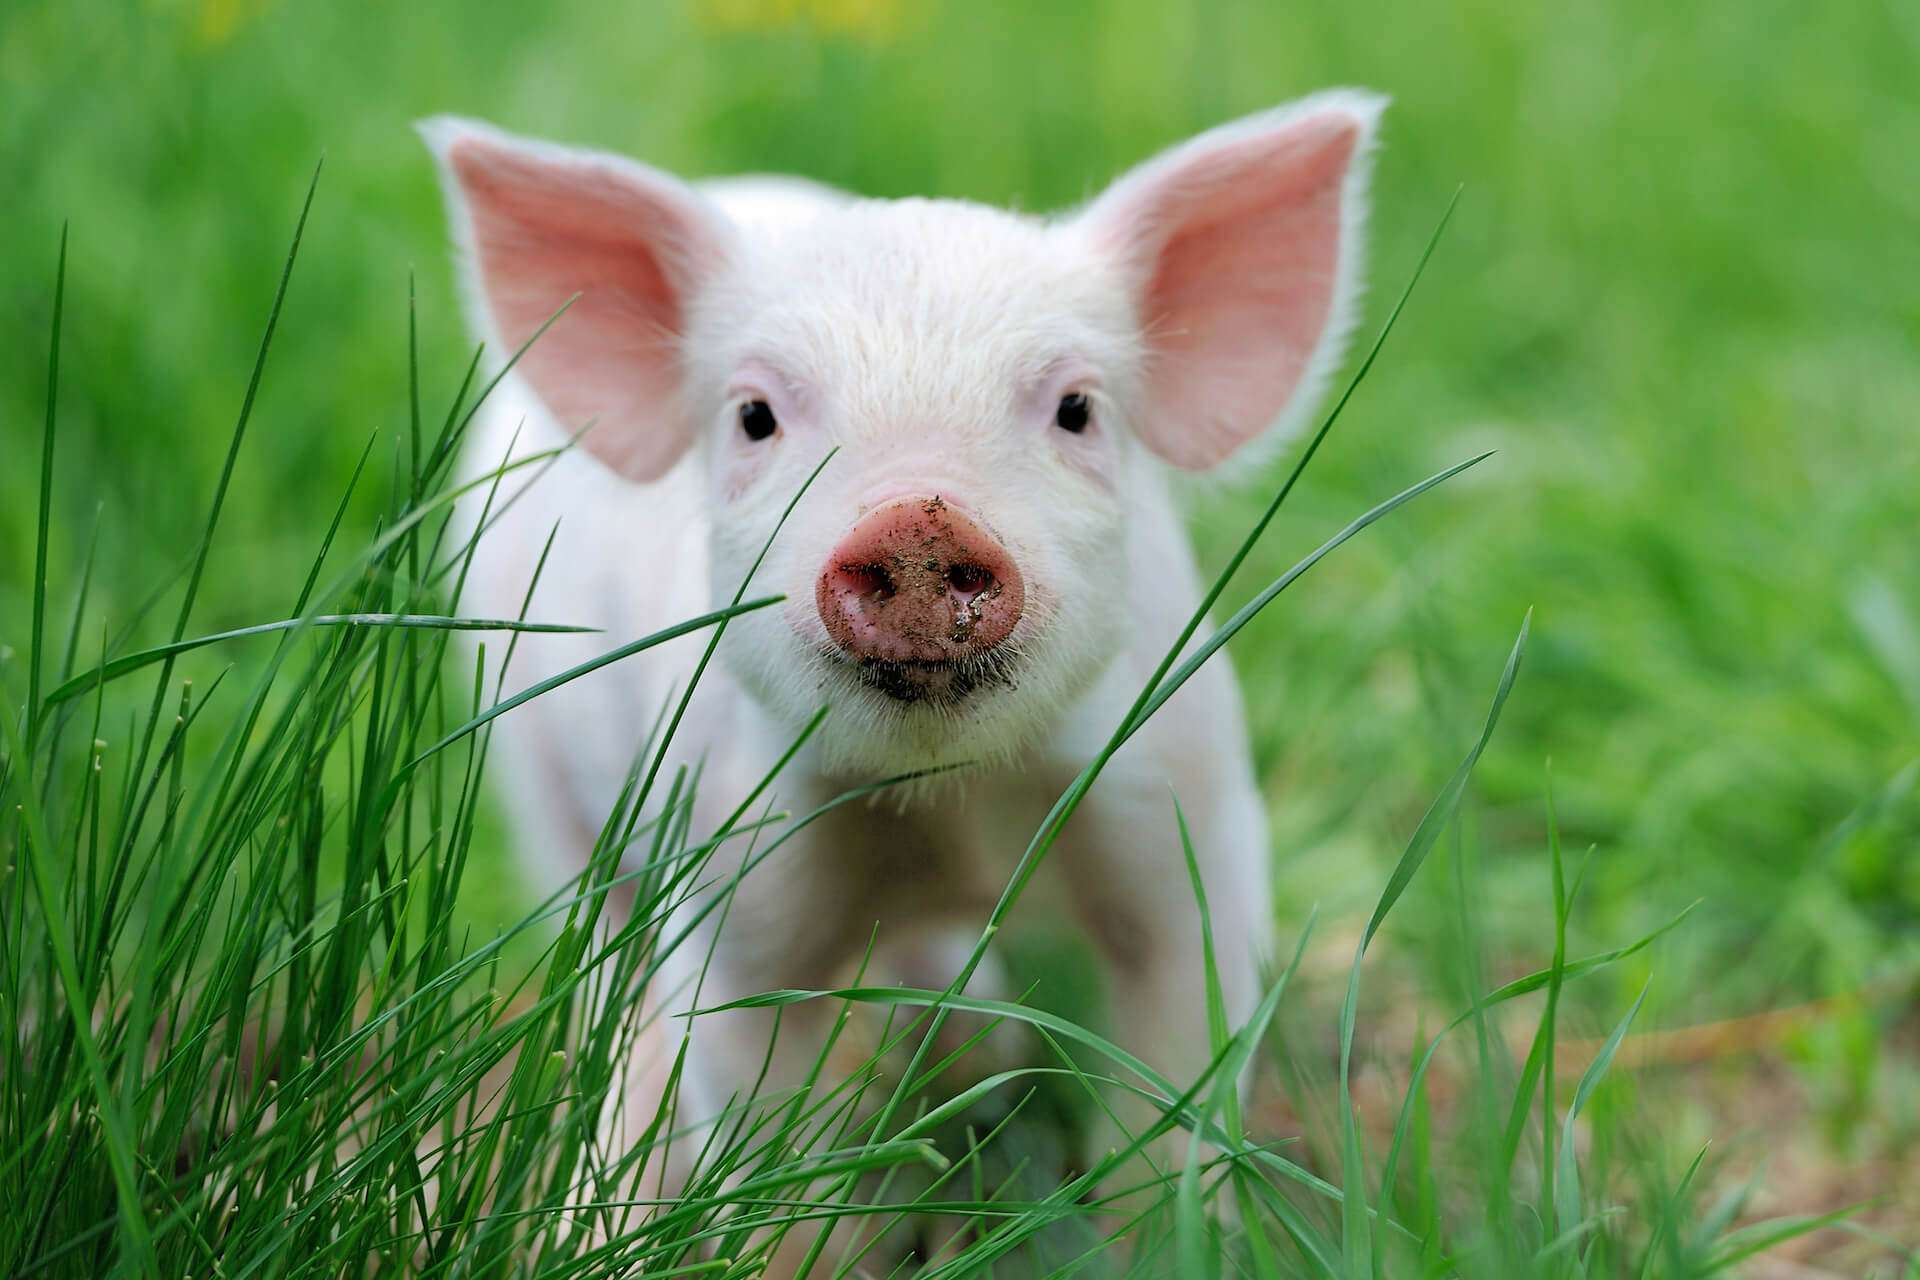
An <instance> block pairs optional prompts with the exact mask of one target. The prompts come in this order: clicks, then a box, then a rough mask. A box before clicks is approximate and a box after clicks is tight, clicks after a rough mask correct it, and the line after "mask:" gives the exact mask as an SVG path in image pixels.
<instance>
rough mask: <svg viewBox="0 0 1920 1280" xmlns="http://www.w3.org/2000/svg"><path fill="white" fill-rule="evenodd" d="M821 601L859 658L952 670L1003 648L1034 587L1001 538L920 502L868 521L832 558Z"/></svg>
mask: <svg viewBox="0 0 1920 1280" xmlns="http://www.w3.org/2000/svg"><path fill="white" fill-rule="evenodd" d="M817 599H818V603H819V608H820V620H821V621H822V622H823V623H825V624H826V628H827V634H828V635H829V636H831V637H832V638H833V643H834V644H835V645H837V646H839V648H840V649H841V650H843V651H844V652H845V653H846V654H847V655H848V656H849V657H852V658H855V659H859V660H861V661H863V662H871V663H881V664H896V663H899V664H923V663H933V664H943V665H944V664H956V663H961V662H963V661H964V660H966V659H969V658H977V657H981V656H983V655H985V654H987V653H989V652H990V651H992V650H993V649H994V648H996V647H997V646H998V645H1000V644H1001V643H1003V642H1004V641H1005V640H1006V639H1007V637H1008V636H1009V635H1011V634H1012V633H1013V629H1014V625H1015V624H1016V623H1018V622H1019V621H1020V613H1021V610H1022V609H1023V608H1024V607H1025V604H1026V587H1025V585H1024V584H1023V583H1022V582H1021V580H1020V570H1019V568H1018V567H1017V566H1016V565H1015V564H1014V562H1013V557H1012V556H1011V555H1009V554H1008V553H1007V550H1006V548H1004V547H1002V546H1001V545H1000V543H999V542H998V541H997V540H996V539H995V538H994V537H993V535H992V534H990V533H988V532H987V531H986V530H985V529H983V528H982V527H981V526H980V525H979V524H978V523H977V522H976V521H974V520H973V519H972V518H971V517H969V516H968V515H967V514H966V513H965V512H963V511H961V510H959V509H958V508H956V507H954V506H953V505H951V504H950V503H948V502H946V501H945V500H944V499H942V498H939V497H926V496H920V497H911V498H899V499H895V500H894V501H892V502H887V503H884V504H882V505H881V506H878V507H875V508H874V509H873V510H871V511H869V512H867V513H866V514H865V515H863V516H861V517H860V519H859V520H858V521H857V522H856V523H855V524H854V526H853V528H852V529H851V530H849V531H848V533H847V536H846V537H844V538H842V539H841V540H840V544H839V545H838V546H836V547H835V548H834V549H833V552H832V554H831V555H829V556H828V557H827V565H826V568H825V569H824V570H823V571H822V572H821V574H820V582H819V587H818V591H817Z"/></svg>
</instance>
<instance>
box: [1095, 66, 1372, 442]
mask: <svg viewBox="0 0 1920 1280" xmlns="http://www.w3.org/2000/svg"><path fill="white" fill-rule="evenodd" d="M1385 106H1386V99H1384V98H1380V97H1376V96H1374V95H1371V94H1364V93H1357V92H1352V91H1336V92H1331V93H1324V94H1318V95H1316V96H1314V97H1311V98H1308V99H1306V100H1305V101H1303V102H1300V103H1297V104H1295V105H1294V106H1292V107H1283V108H1281V109H1279V110H1277V111H1271V112H1267V113H1264V114H1261V115H1257V116H1251V117H1248V118H1247V119H1244V120H1240V121H1236V122H1235V123H1232V124H1228V125H1223V126H1222V127H1220V128H1217V129H1213V130H1210V131H1209V132H1207V133H1203V134H1201V135H1200V136H1199V137H1197V138H1194V139H1193V140H1192V141H1190V142H1186V143H1184V144H1182V145H1180V146H1177V147H1175V148H1173V149H1172V150H1171V151H1168V152H1165V153H1163V154H1162V155H1160V156H1158V157H1156V158H1155V159H1153V160H1150V161H1148V162H1147V163H1146V164H1143V165H1141V166H1140V167H1139V168H1137V169H1135V170H1134V171H1133V172H1131V173H1129V174H1127V175H1126V176H1124V177H1122V178H1121V179H1120V180H1119V181H1117V182H1115V183H1114V184H1113V186H1112V187H1110V188H1108V190H1107V191H1106V193H1105V194H1103V195H1102V196H1100V197H1099V199H1097V200H1095V201H1094V203H1093V204H1092V205H1091V206H1090V207H1089V208H1088V209H1087V210H1086V212H1085V213H1083V214H1082V215H1081V216H1080V220H1079V224H1078V225H1079V227H1080V229H1081V230H1082V232H1083V233H1084V234H1086V235H1088V236H1089V237H1090V238H1091V239H1092V242H1093V244H1094V246H1095V248H1096V250H1097V251H1098V252H1101V253H1103V254H1105V255H1108V256H1109V257H1110V258H1111V259H1113V260H1116V261H1117V262H1118V263H1119V265H1120V266H1121V268H1122V270H1124V271H1126V272H1127V273H1128V274H1129V277H1130V279H1131V280H1132V282H1133V286H1134V288H1135V289H1136V291H1137V293H1136V297H1137V306H1138V309H1139V315H1140V322H1141V325H1142V328H1143V332H1144V334H1145V337H1146V342H1147V348H1148V368H1147V392H1148V400H1149V404H1148V407H1147V411H1146V413H1145V414H1144V415H1143V418H1142V420H1141V421H1140V422H1139V423H1138V430H1139V433H1140V435H1141V436H1142V438H1143V439H1144V440H1145V441H1146V443H1147V445H1148V446H1149V447H1150V448H1152V449H1153V451H1154V452H1155V453H1158V454H1159V455H1160V456H1161V457H1163V458H1165V459H1166V460H1167V461H1169V462H1172V463H1174V464H1175V465H1177V466H1181V467H1186V468H1188V469H1190V470H1195V471H1198V470H1204V469H1206V468H1208V467H1212V466H1214V465H1215V464H1217V463H1219V462H1221V461H1222V460H1223V459H1225V458H1226V457H1227V456H1228V455H1229V454H1231V453H1233V452H1234V450H1236V449H1238V448H1240V447H1241V446H1242V445H1244V444H1246V443H1247V442H1248V441H1250V440H1252V439H1254V438H1255V437H1256V436H1259V435H1261V434H1262V433H1264V432H1265V431H1267V429H1268V428H1270V427H1272V426H1274V425H1275V424H1276V423H1282V424H1284V425H1285V426H1287V427H1291V426H1293V425H1294V423H1295V421H1296V420H1297V419H1298V418H1299V417H1300V416H1302V415H1304V414H1305V413H1306V412H1307V411H1308V410H1309V409H1310V408H1311V407H1312V401H1313V400H1314V398H1315V396H1316V395H1317V394H1318V392H1319V390H1320V384H1321V383H1322V382H1323V381H1324V380H1325V378H1326V376H1327V375H1328V374H1329V373H1330V372H1331V371H1332V367H1333V366H1334V364H1335V363H1337V361H1338V360H1339V357H1340V353H1341V349H1342V347H1343V346H1344V343H1345V339H1346V334H1347V330H1348V328H1349V326H1350V325H1351V323H1352V316H1351V311H1352V306H1353V300H1354V295H1355V292H1356V290H1357V287H1358V284H1359V275H1360V232H1361V226H1362V223H1363V222H1364V220H1365V217H1366V213H1365V207H1366V183H1367V167H1368V166H1367V157H1368V152H1369V149H1370V147H1371V144H1372V141H1373V135H1374V130H1375V127H1376V125H1377V124H1378V122H1379V118H1380V112H1381V111H1382V110H1383V109H1384V108H1385Z"/></svg>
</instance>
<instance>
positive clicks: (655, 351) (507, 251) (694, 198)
mask: <svg viewBox="0 0 1920 1280" xmlns="http://www.w3.org/2000/svg"><path fill="white" fill-rule="evenodd" d="M419 128H420V134H421V137H423V138H424V139H425V140H426V143H427V146H428V147H429V148H430V149H431V150H432V151H433V154H434V157H435V159H437V160H438V161H439V164H440V174H441V181H442V184H443V185H444V187H445V189H446V197H447V204H448V214H449V217H450V219H451V221H452V224H453V237H454V242H455V244H456V245H457V246H458V248H459V249H460V250H461V251H462V256H463V258H464V263H463V268H464V272H465V275H466V277H467V285H468V291H469V294H470V296H471V298H472V300H473V306H474V309H475V311H476V312H477V318H478V320H479V323H480V326H481V329H482V331H483V332H484V333H485V334H486V335H487V336H488V337H489V338H490V339H491V340H493V341H494V342H496V343H497V344H498V345H499V346H500V347H501V348H502V349H503V352H504V353H511V352H514V351H517V350H519V349H520V347H521V345H522V344H524V343H525V342H526V341H527V340H528V339H529V338H532V337H533V335H534V334H535V333H537V332H539V329H540V326H541V325H543V324H546V323H547V321H548V320H550V319H552V318H553V316H554V313H556V312H558V311H560V309H561V308H562V307H563V306H566V307H567V309H566V311H565V313H564V314H562V315H561V316H560V318H559V319H558V320H555V321H554V323H553V325H552V327H551V328H549V329H548V330H547V331H546V332H545V333H543V334H541V335H540V337H539V339H538V340H537V341H535V342H534V344H533V346H532V347H531V348H529V349H528V351H527V353H526V354H525V355H524V356H522V357H521V358H520V362H519V364H518V365H517V366H516V368H517V369H518V370H519V371H520V373H521V374H522V375H523V376H524V377H525V378H526V380H527V382H528V383H529V384H530V385H531V386H532V388H533V390H534V392H535V393H536V394H537V395H538V396H539V397H540V399H541V400H542V401H543V402H544V403H545V404H546V406H547V408H548V409H549V410H550V411H551V412H552V413H553V415H554V418H555V419H556V421H558V423H559V424H560V426H561V427H563V428H564V429H565V430H567V431H568V432H574V431H578V430H579V429H580V428H582V427H583V426H586V425H587V424H588V423H592V424H593V425H592V427H591V428H590V429H589V430H588V431H587V433H586V435H585V436H584V437H582V440H581V443H582V445H583V446H584V447H585V448H586V449H587V450H588V451H589V452H590V453H592V454H593V455H594V456H595V457H596V458H598V459H600V461H602V462H603V463H605V464H606V465H607V466H609V467H611V468H612V469H613V470H615V471H617V472H619V473H620V474H621V475H623V476H626V477H627V478H628V479H630V480H643V481H644V480H654V479H658V478H659V477H660V476H661V475H663V474H664V473H665V472H666V471H667V470H668V469H669V468H670V467H672V466H673V464H674V463H675V461H677V460H678V459H679V458H680V456H681V455H682V454H684V453H685V452H686V450H687V447H688V445H690V444H691V443H692V441H693V437H694V424H693V423H692V421H691V420H690V418H689V415H688V413H687V409H686V405H685V403H684V395H683V392H682V385H681V383H682V374H681V348H680V344H681V339H682V337H683V336H684V333H685V321H686V315H687V310H688V306H689V304H690V302H691V300H692V299H693V297H694V295H695V294H696V293H697V292H698V291H699V290H700V289H701V288H702V287H704V285H705V284H706V283H707V282H708V281H709V280H710V279H711V278H712V277H713V275H714V274H715V272H716V271H717V270H719V269H720V268H721V266H722V265H723V264H724V262H725V261H726V258H727V255H728V253H729V251H730V248H731V244H732V228H731V225H730V224H729V223H728V222H727V221H726V220H725V218H724V216H723V215H721V214H720V213H719V212H717V211H716V210H714V209H713V208H712V207H711V206H710V205H708V204H707V202H706V201H704V200H703V199H701V197H700V196H699V195H698V194H697V193H696V192H695V191H694V190H693V189H692V188H691V187H689V186H687V185H686V184H685V183H683V182H681V181H680V180H678V179H677V178H674V177H671V176H670V175H668V174H664V173H661V172H659V171H658V170H654V169H649V168H647V167H646V166H644V165H640V164H636V163H634V162H633V161H630V160H623V159H621V158H619V157H617V156H609V155H600V154H596V153H593V152H585V151H572V150H567V149H564V148H560V147H555V146H550V145H547V144H543V143H537V142H530V141H527V140H524V139H519V138H514V137H512V136H510V135H508V134H504V133H501V132H500V131H498V130H496V129H493V128H490V127H489V126H487V125H484V124H479V123H477V122H474V121H468V120H457V119H452V118H447V117H441V118H438V119H434V120H429V121H426V122H424V123H422V124H421V125H420V126H419ZM575 295H578V296H577V297H576V296H575ZM569 299H573V302H572V305H571V306H567V303H568V300H569Z"/></svg>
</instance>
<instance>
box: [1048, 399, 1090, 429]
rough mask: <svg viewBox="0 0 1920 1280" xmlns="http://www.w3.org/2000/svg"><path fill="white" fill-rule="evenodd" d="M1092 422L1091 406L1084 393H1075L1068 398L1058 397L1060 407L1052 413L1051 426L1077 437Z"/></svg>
mask: <svg viewBox="0 0 1920 1280" xmlns="http://www.w3.org/2000/svg"><path fill="white" fill-rule="evenodd" d="M1092 420H1093V405H1092V404H1091V403H1089V402H1088V400H1087V397H1086V395H1085V394H1084V393H1082V392H1079V391H1076V392H1074V393H1073V394H1072V395H1070V396H1061V397H1060V407H1059V408H1057V409H1055V410H1054V411H1053V425H1054V426H1056V427H1059V428H1060V429H1061V430H1062V431H1071V432H1073V434H1075V435H1079V434H1080V433H1081V432H1082V431H1085V430H1086V429H1087V423H1089V422H1091V421H1092Z"/></svg>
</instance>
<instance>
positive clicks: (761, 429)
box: [740, 400, 780, 440]
mask: <svg viewBox="0 0 1920 1280" xmlns="http://www.w3.org/2000/svg"><path fill="white" fill-rule="evenodd" d="M740 429H741V430H742V431H744V432H746V433H747V439H749V440H765V439H766V438H767V437H768V436H770V435H772V434H773V433H774V432H776V431H778V430H779V429H780V424H779V423H778V422H776V421H775V420H774V417H773V406H772V405H769V404H768V403H767V402H766V401H765V400H749V401H747V402H746V403H745V404H743V405H741V406H740Z"/></svg>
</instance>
